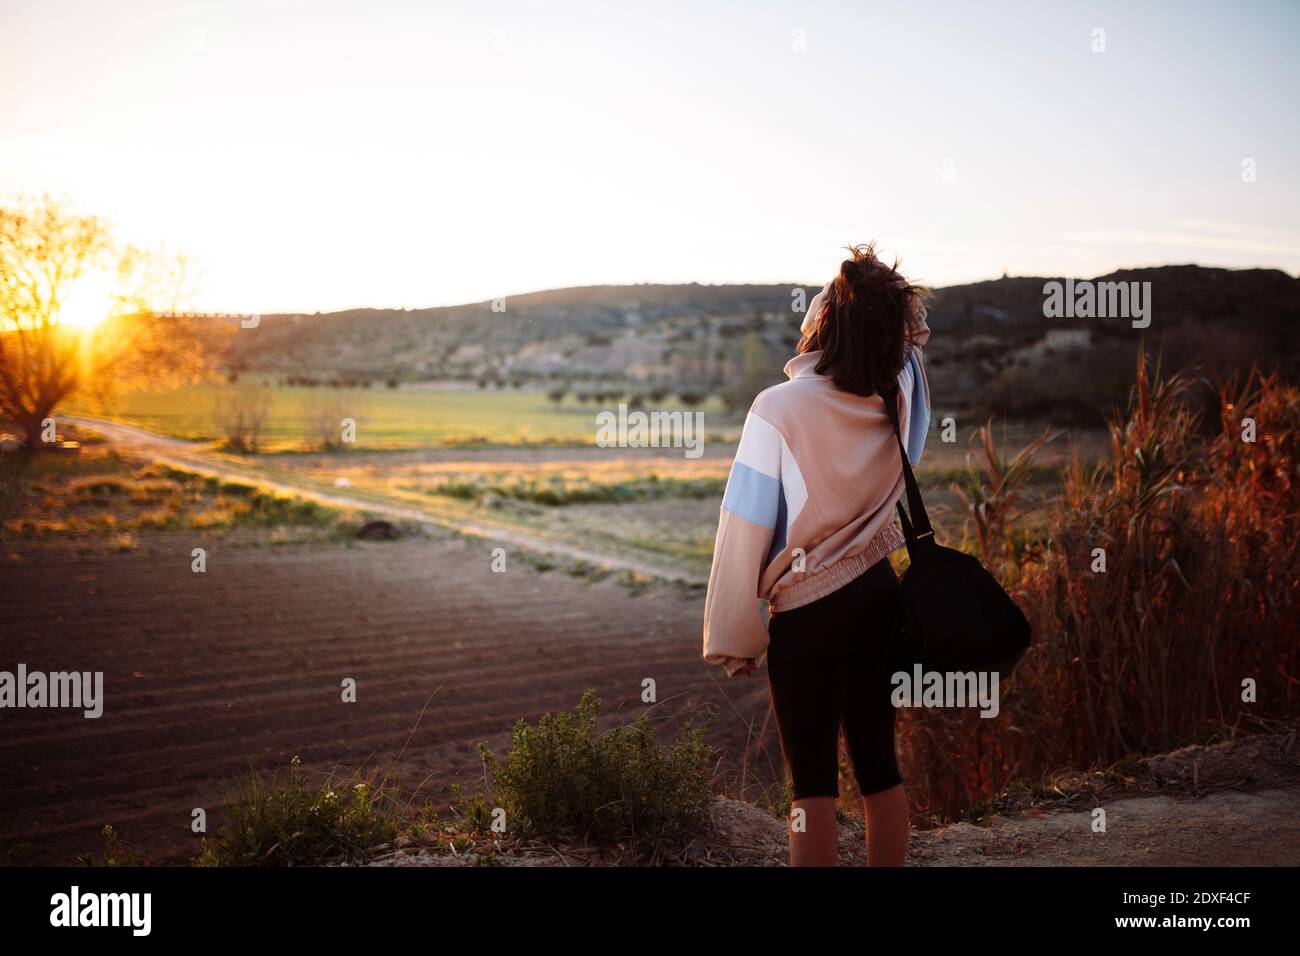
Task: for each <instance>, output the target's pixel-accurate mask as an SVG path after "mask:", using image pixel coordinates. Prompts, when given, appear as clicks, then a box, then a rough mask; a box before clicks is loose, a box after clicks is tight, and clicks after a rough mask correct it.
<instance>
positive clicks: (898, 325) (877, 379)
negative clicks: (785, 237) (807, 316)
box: [799, 243, 926, 395]
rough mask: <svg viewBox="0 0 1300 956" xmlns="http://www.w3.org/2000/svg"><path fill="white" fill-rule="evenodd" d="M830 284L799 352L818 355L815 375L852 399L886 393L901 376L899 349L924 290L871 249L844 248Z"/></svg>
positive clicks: (902, 348)
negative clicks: (844, 254)
mask: <svg viewBox="0 0 1300 956" xmlns="http://www.w3.org/2000/svg"><path fill="white" fill-rule="evenodd" d="M848 250H849V253H850V255H851V256H852V258H850V259H845V260H844V261H843V262H842V263H840V271H839V274H838V275H837V276H836V277H835V278H834V279H832V280H831V284H830V289H829V290H828V291H827V293H826V303H825V308H824V309H823V310H822V314H821V315H820V316H819V317H818V318H817V319H816V320H815V324H814V325H813V327H812V329H811V330H810V331H809V332H808V334H807V335H806V336H804V338H803V339H802V340H801V341H800V342H799V351H800V352H801V353H803V352H813V351H817V350H820V351H821V353H822V356H821V358H820V359H819V360H818V362H817V367H816V372H817V374H818V375H825V376H827V377H828V378H830V380H831V381H832V382H834V383H835V387H836V388H839V389H842V390H843V391H846V392H852V393H853V394H855V395H877V394H883V393H884V392H885V391H887V390H889V389H892V388H893V387H894V384H895V382H896V380H897V378H898V373H899V372H901V371H902V370H903V362H904V358H905V354H906V353H905V352H904V343H905V342H906V341H907V338H908V335H909V334H910V332H911V328H912V322H913V320H912V318H911V316H912V315H913V312H914V310H915V311H919V309H920V307H921V305H922V304H923V302H924V296H925V295H926V290H925V289H923V288H922V287H921V286H916V285H912V284H911V283H910V282H908V281H907V280H906V279H904V278H903V276H902V275H900V274H899V272H898V260H897V259H895V260H894V264H893V265H892V266H887V265H885V264H884V263H883V262H881V261H880V260H879V259H877V258H876V247H875V243H869V244H867V245H865V246H863V245H857V246H849V247H848Z"/></svg>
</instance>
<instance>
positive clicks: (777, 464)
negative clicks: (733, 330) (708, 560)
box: [704, 410, 782, 664]
mask: <svg viewBox="0 0 1300 956" xmlns="http://www.w3.org/2000/svg"><path fill="white" fill-rule="evenodd" d="M781 502H782V493H781V436H780V435H779V434H778V433H777V431H776V429H775V428H774V427H773V426H772V425H771V423H769V422H768V421H766V420H765V419H763V418H761V417H759V416H758V415H755V414H754V412H753V411H752V410H751V411H750V413H749V417H748V418H746V419H745V428H744V431H743V432H742V434H741V438H740V446H739V447H738V448H737V449H736V458H735V460H734V461H733V462H732V463H731V474H730V476H729V477H728V478H727V490H726V493H725V494H724V495H723V498H722V508H721V509H720V511H719V515H718V535H717V538H716V539H715V541H714V544H713V567H712V569H711V570H710V572H709V590H708V593H707V595H706V596H705V598H704V659H705V660H706V661H708V662H709V663H710V664H721V663H722V662H723V659H724V658H727V657H751V658H753V659H754V660H758V659H759V658H760V657H762V655H763V653H764V651H766V650H767V623H766V621H765V620H764V615H763V613H762V610H761V609H760V605H759V597H758V582H759V577H760V576H761V575H762V573H763V568H764V567H765V566H766V564H767V561H768V557H769V554H770V552H771V549H772V541H773V537H774V534H775V528H776V526H777V522H778V519H779V517H780V512H781Z"/></svg>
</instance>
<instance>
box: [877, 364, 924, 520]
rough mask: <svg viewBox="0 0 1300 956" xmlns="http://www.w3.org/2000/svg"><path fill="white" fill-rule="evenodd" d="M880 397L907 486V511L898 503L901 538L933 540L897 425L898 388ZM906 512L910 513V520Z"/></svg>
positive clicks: (922, 501) (919, 492) (900, 429)
mask: <svg viewBox="0 0 1300 956" xmlns="http://www.w3.org/2000/svg"><path fill="white" fill-rule="evenodd" d="M880 397H881V400H882V401H883V402H884V403H885V412H886V414H888V415H889V423H890V424H891V425H893V426H894V440H895V441H896V442H897V443H898V454H899V455H900V456H901V457H902V459H903V483H904V484H905V485H906V486H907V511H904V510H903V503H902V502H901V501H900V502H899V503H898V520H899V522H900V523H901V524H902V526H903V537H904V538H906V539H907V541H908V542H909V543H910V542H913V541H919V540H920V539H921V538H925V537H930V538H933V537H934V528H933V527H931V525H930V515H929V514H928V513H927V512H926V510H925V500H924V499H923V498H922V497H921V486H920V485H918V484H917V483H916V475H915V474H913V473H912V462H911V460H910V459H909V458H908V457H907V448H906V447H905V446H904V445H903V432H902V428H901V427H900V426H899V424H898V399H899V390H898V387H897V386H895V387H894V388H893V389H892V390H891V391H890V392H889V393H887V394H884V395H881V396H880ZM908 511H910V512H911V518H910V519H909V517H908V513H907V512H908Z"/></svg>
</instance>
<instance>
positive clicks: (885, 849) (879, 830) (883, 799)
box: [790, 783, 912, 866]
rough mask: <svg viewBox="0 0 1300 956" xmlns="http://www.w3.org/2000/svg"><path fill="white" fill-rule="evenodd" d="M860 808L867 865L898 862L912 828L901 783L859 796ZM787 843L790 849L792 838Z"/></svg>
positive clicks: (899, 864) (903, 859) (900, 859)
mask: <svg viewBox="0 0 1300 956" xmlns="http://www.w3.org/2000/svg"><path fill="white" fill-rule="evenodd" d="M862 810H863V813H864V815H865V817H866V820H867V866H902V865H903V864H904V863H905V862H906V860H907V838H908V836H909V835H910V834H911V832H912V821H911V819H910V818H909V817H908V813H907V791H906V790H904V789H903V785H902V784H901V783H900V784H899V785H898V786H896V787H890V788H889V789H888V790H882V791H880V793H873V794H872V795H871V796H869V797H863V798H862ZM790 845H791V848H792V849H793V847H794V843H793V841H791V844H790Z"/></svg>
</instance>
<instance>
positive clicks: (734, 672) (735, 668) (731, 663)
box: [722, 657, 758, 677]
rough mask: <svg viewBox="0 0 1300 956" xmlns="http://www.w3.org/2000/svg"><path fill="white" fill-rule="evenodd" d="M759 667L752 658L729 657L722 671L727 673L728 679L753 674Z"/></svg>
mask: <svg viewBox="0 0 1300 956" xmlns="http://www.w3.org/2000/svg"><path fill="white" fill-rule="evenodd" d="M757 666H758V664H757V663H756V662H755V661H754V658H752V657H728V658H725V659H724V660H723V661H722V669H723V670H724V671H726V672H727V676H728V677H737V676H739V675H741V674H752V673H754V668H755V667H757Z"/></svg>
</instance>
